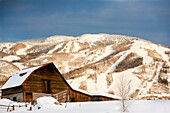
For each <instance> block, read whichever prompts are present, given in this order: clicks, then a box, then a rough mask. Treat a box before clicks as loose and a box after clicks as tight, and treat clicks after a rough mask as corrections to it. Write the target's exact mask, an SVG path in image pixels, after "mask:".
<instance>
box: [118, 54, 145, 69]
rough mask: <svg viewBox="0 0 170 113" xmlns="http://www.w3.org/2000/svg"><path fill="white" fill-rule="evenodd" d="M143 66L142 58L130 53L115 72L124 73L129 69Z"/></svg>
mask: <svg viewBox="0 0 170 113" xmlns="http://www.w3.org/2000/svg"><path fill="white" fill-rule="evenodd" d="M142 64H143V58H142V57H140V56H138V55H137V54H136V53H130V54H129V55H128V56H127V57H126V58H125V60H123V61H122V62H121V63H119V65H118V66H117V67H116V69H115V72H121V71H125V70H127V69H130V68H134V67H137V66H140V65H142Z"/></svg>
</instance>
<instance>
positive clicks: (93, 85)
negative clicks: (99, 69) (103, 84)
mask: <svg viewBox="0 0 170 113" xmlns="http://www.w3.org/2000/svg"><path fill="white" fill-rule="evenodd" d="M87 90H88V92H93V93H97V92H98V90H97V85H96V83H95V80H92V79H88V80H87Z"/></svg>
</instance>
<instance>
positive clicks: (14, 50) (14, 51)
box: [10, 43, 26, 54]
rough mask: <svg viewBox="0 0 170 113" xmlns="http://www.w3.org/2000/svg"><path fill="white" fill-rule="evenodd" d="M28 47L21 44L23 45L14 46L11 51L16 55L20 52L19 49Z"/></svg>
mask: <svg viewBox="0 0 170 113" xmlns="http://www.w3.org/2000/svg"><path fill="white" fill-rule="evenodd" d="M25 47H26V45H25V44H21V43H16V44H15V45H14V46H12V47H11V48H10V51H12V52H13V54H16V51H18V50H19V49H22V48H25Z"/></svg>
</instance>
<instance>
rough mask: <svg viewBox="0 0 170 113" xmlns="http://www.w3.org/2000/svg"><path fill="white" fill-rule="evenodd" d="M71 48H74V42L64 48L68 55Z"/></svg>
mask: <svg viewBox="0 0 170 113" xmlns="http://www.w3.org/2000/svg"><path fill="white" fill-rule="evenodd" d="M71 47H72V41H70V42H68V43H67V44H66V46H65V47H64V48H65V52H66V53H69V52H70V49H71Z"/></svg>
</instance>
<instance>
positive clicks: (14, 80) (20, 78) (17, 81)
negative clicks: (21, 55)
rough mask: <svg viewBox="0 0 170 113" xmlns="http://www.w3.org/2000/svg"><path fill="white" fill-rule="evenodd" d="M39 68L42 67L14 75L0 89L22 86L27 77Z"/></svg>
mask: <svg viewBox="0 0 170 113" xmlns="http://www.w3.org/2000/svg"><path fill="white" fill-rule="evenodd" d="M40 67H42V65H41V66H36V67H32V68H28V69H24V70H21V71H18V72H16V73H14V74H13V75H12V76H11V77H10V78H9V79H8V81H7V82H6V83H5V84H4V85H3V86H2V87H1V88H0V89H7V88H12V87H16V86H20V85H22V83H23V82H24V81H25V80H26V79H27V78H28V77H29V75H30V74H31V73H32V72H33V71H35V70H36V69H38V68H40Z"/></svg>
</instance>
